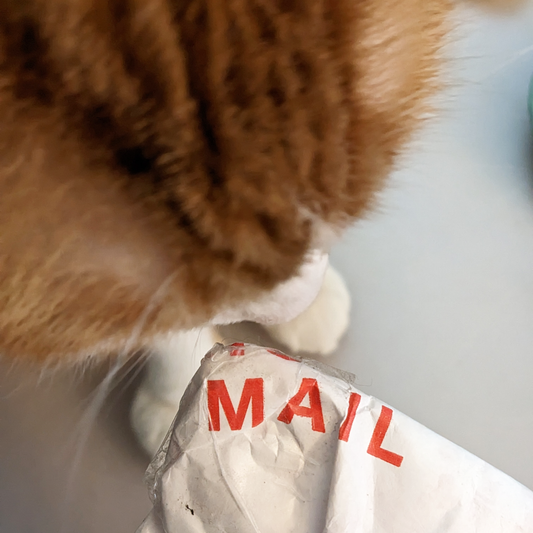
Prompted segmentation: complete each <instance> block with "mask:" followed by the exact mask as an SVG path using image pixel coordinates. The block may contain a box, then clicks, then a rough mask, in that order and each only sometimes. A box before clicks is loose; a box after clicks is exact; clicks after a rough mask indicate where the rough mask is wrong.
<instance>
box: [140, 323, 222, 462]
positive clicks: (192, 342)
mask: <svg viewBox="0 0 533 533" xmlns="http://www.w3.org/2000/svg"><path fill="white" fill-rule="evenodd" d="M217 340H218V338H217V336H216V335H215V332H214V331H213V330H212V329H211V328H208V327H206V328H202V329H195V330H189V331H180V332H177V333H174V334H172V335H168V336H167V337H164V338H160V339H157V341H156V342H154V345H153V354H152V356H151V359H150V360H149V362H148V366H147V371H146V375H145V377H144V379H143V382H142V384H141V386H140V387H139V388H138V389H137V392H136V393H135V398H134V400H133V404H132V406H131V411H130V420H131V425H132V428H133V431H134V432H135V435H136V436H137V440H138V441H139V443H140V444H141V446H142V447H143V448H144V449H145V450H146V451H147V452H148V453H149V454H150V455H152V456H153V455H154V454H155V453H156V452H157V450H158V449H159V446H160V445H161V443H162V441H163V439H164V438H165V435H166V434H167V431H168V430H169V428H170V425H171V424H172V421H173V420H174V417H175V416H176V413H177V412H178V408H179V405H180V400H181V397H182V396H183V393H184V392H185V389H186V388H187V385H188V384H189V381H190V380H191V378H192V377H193V375H194V374H195V372H196V371H197V370H198V367H199V366H200V361H201V360H202V357H203V356H204V355H205V354H206V353H207V352H208V351H209V350H210V349H211V348H212V346H213V344H214V343H215V342H216V341H217Z"/></svg>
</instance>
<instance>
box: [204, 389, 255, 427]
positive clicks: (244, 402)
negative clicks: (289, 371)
mask: <svg viewBox="0 0 533 533" xmlns="http://www.w3.org/2000/svg"><path fill="white" fill-rule="evenodd" d="M250 404H252V427H256V426H258V425H259V424H261V422H263V420H264V418H265V413H264V393H263V379H262V378H254V379H247V380H246V381H245V382H244V387H243V389H242V394H241V399H240V401H239V406H238V407H237V412H235V408H234V407H233V403H232V402H231V398H230V397H229V393H228V389H227V387H226V383H225V382H224V380H222V379H218V380H208V382H207V408H208V410H209V431H220V407H222V410H223V411H224V413H225V414H226V418H227V420H228V424H229V427H230V429H231V430H232V431H238V430H239V429H242V425H243V423H244V419H245V417H246V413H247V411H248V408H249V407H250Z"/></svg>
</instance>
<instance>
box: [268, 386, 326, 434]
mask: <svg viewBox="0 0 533 533" xmlns="http://www.w3.org/2000/svg"><path fill="white" fill-rule="evenodd" d="M308 394H309V406H310V407H304V406H302V405H301V403H302V401H303V399H304V398H305V397H306V396H307V395H308ZM294 415H296V416H303V417H306V418H310V419H311V427H312V428H313V431H318V432H319V433H325V432H326V428H325V426H324V415H323V413H322V403H321V402H320V391H319V390H318V383H317V381H316V379H309V378H304V379H302V384H301V385H300V390H299V391H298V392H297V393H296V394H295V395H294V396H293V397H292V398H291V399H290V400H289V402H288V403H287V405H286V406H285V407H284V409H283V411H281V413H280V415H279V416H278V420H279V421H280V422H285V424H290V423H291V422H292V419H293V417H294Z"/></svg>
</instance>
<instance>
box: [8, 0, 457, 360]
mask: <svg viewBox="0 0 533 533" xmlns="http://www.w3.org/2000/svg"><path fill="white" fill-rule="evenodd" d="M449 9H450V6H449V2H448V0H3V1H2V2H1V3H0V125H1V127H0V301H1V304H2V305H1V306H0V352H1V353H3V354H5V355H6V356H10V357H31V358H33V359H37V360H65V359H68V360H72V359H73V358H75V357H80V356H83V355H89V354H99V353H101V354H105V353H111V352H115V351H118V350H124V349H127V350H131V351H133V350H135V349H137V348H138V347H140V346H147V345H150V344H151V343H152V342H153V340H154V339H156V338H159V337H160V336H161V335H163V334H166V333H168V332H172V331H181V330H189V329H191V328H197V327H200V326H202V325H204V324H209V323H213V322H217V319H216V317H220V316H223V315H226V319H224V320H221V321H226V322H227V321H232V320H237V319H239V318H250V317H251V318H254V317H257V316H261V313H256V314H254V313H253V312H251V311H249V310H248V312H247V311H246V309H248V308H247V307H246V306H247V305H248V304H247V302H254V301H256V300H260V299H261V298H264V297H265V296H264V295H265V294H266V293H268V291H271V290H273V289H274V288H275V287H279V285H280V283H282V282H287V280H290V279H291V278H298V276H299V275H301V270H300V269H301V267H302V265H303V264H304V263H306V261H307V262H308V261H309V257H310V256H309V254H310V253H311V251H312V250H320V249H323V248H325V247H327V245H328V242H329V238H328V235H330V234H332V235H336V234H337V233H338V232H339V231H340V230H341V229H342V228H344V227H345V226H346V225H347V224H348V223H350V221H352V220H353V219H355V218H357V217H360V216H361V215H362V214H364V213H365V211H366V210H368V209H369V207H371V205H372V199H373V195H374V193H375V192H376V191H377V190H378V189H379V188H380V187H381V186H382V184H383V180H384V178H385V177H386V175H387V173H388V172H389V171H390V169H391V165H392V164H393V162H394V158H395V156H396V155H397V154H398V153H399V152H400V151H401V150H402V148H403V147H404V145H405V143H406V142H407V141H408V139H409V136H410V134H411V132H412V131H413V129H414V128H415V127H416V125H417V123H418V122H419V121H420V120H421V118H422V117H423V116H424V114H425V113H426V112H427V111H428V97H430V96H431V94H432V93H433V91H434V89H435V87H436V85H437V81H436V80H437V75H438V72H439V66H440V58H439V50H440V47H441V45H442V41H443V37H444V35H445V29H446V23H445V20H446V18H447V13H448V11H449ZM311 262H312V260H311ZM319 262H320V261H319ZM322 266H323V265H322ZM321 272H323V269H322V270H321ZM282 287H285V286H283V285H282ZM316 290H318V287H316ZM316 290H315V293H316ZM312 297H314V293H313V294H312V295H311V300H312ZM291 298H292V297H291ZM304 300H305V298H304ZM308 300H309V297H308V298H307V300H305V305H307V304H309V301H308ZM291 301H292V300H291ZM305 305H304V304H302V305H295V308H294V310H293V312H291V313H288V314H287V316H284V319H289V318H291V317H292V315H294V314H296V313H297V312H299V311H302V310H303V307H305ZM279 307H280V305H278V308H279ZM232 309H237V310H241V311H242V312H241V311H239V312H234V313H232V312H231V310H232ZM269 309H270V308H269ZM228 313H229V315H228ZM263 314H265V313H263ZM266 314H268V313H266ZM282 314H283V313H282ZM227 316H230V317H231V318H230V319H227ZM265 320H266V321H268V317H266V318H265Z"/></svg>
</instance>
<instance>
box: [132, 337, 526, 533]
mask: <svg viewBox="0 0 533 533" xmlns="http://www.w3.org/2000/svg"><path fill="white" fill-rule="evenodd" d="M532 453H533V451H532ZM148 478H149V481H150V484H151V497H152V501H153V504H154V507H153V511H152V513H151V514H150V515H149V517H148V518H147V519H146V520H145V522H144V523H143V525H142V526H141V527H140V528H139V530H138V531H139V533H163V532H164V533H215V532H217V533H221V532H224V533H259V532H260V533H325V532H327V533H452V532H453V533H519V532H521V533H523V532H527V533H533V493H532V492H531V491H529V490H528V489H526V488H525V487H524V486H523V485H521V484H520V483H518V482H517V481H515V480H513V479H511V478H510V477H508V476H507V475H505V474H503V473H502V472H500V471H498V470H496V469H495V468H493V467H491V466H490V465H488V464H487V463H485V462H484V461H482V460H481V459H478V458H477V457H475V456H473V455H471V454H470V453H468V452H466V451H465V450H463V449H461V448H459V447H458V446H456V445H454V444H452V443H451V442H449V441H447V440H446V439H443V438H442V437H440V436H438V435H436V434H435V433H433V432H431V431H430V430H429V429H427V428H425V427H423V426H421V425H420V424H418V423H417V422H415V421H413V420H411V419H410V418H408V417H407V416H405V415H403V414H402V413H400V412H398V411H396V410H395V409H392V408H390V407H388V406H387V405H384V404H383V403H381V402H380V401H378V400H376V399H375V398H373V397H371V396H367V395H366V394H363V393H362V392H360V391H358V390H357V389H356V388H355V387H354V386H353V377H352V376H351V375H350V374H345V373H341V372H339V371H337V370H334V369H332V368H329V367H326V366H324V365H319V364H317V363H316V362H313V361H306V360H300V359H294V358H290V357H288V356H286V355H284V354H281V353H280V352H277V351H275V350H269V349H266V348H259V347H256V346H250V345H246V346H245V345H240V344H234V345H232V346H227V347H223V346H221V345H217V346H215V347H214V348H213V350H211V352H210V353H209V354H208V355H207V356H206V357H205V359H204V360H203V362H202V365H201V368H200V370H199V371H198V372H197V374H196V376H195V377H194V379H193V380H192V382H191V384H190V385H189V388H188V389H187V392H186V393H185V396H184V398H183V400H182V403H181V407H180V410H179V413H178V415H177V417H176V419H175V422H174V424H173V428H172V429H171V431H170V432H169V434H168V436H167V439H166V441H165V443H164V445H163V446H162V448H161V450H160V452H159V454H158V455H157V457H156V458H155V459H154V461H153V463H152V465H151V467H150V469H149V472H148Z"/></svg>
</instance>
